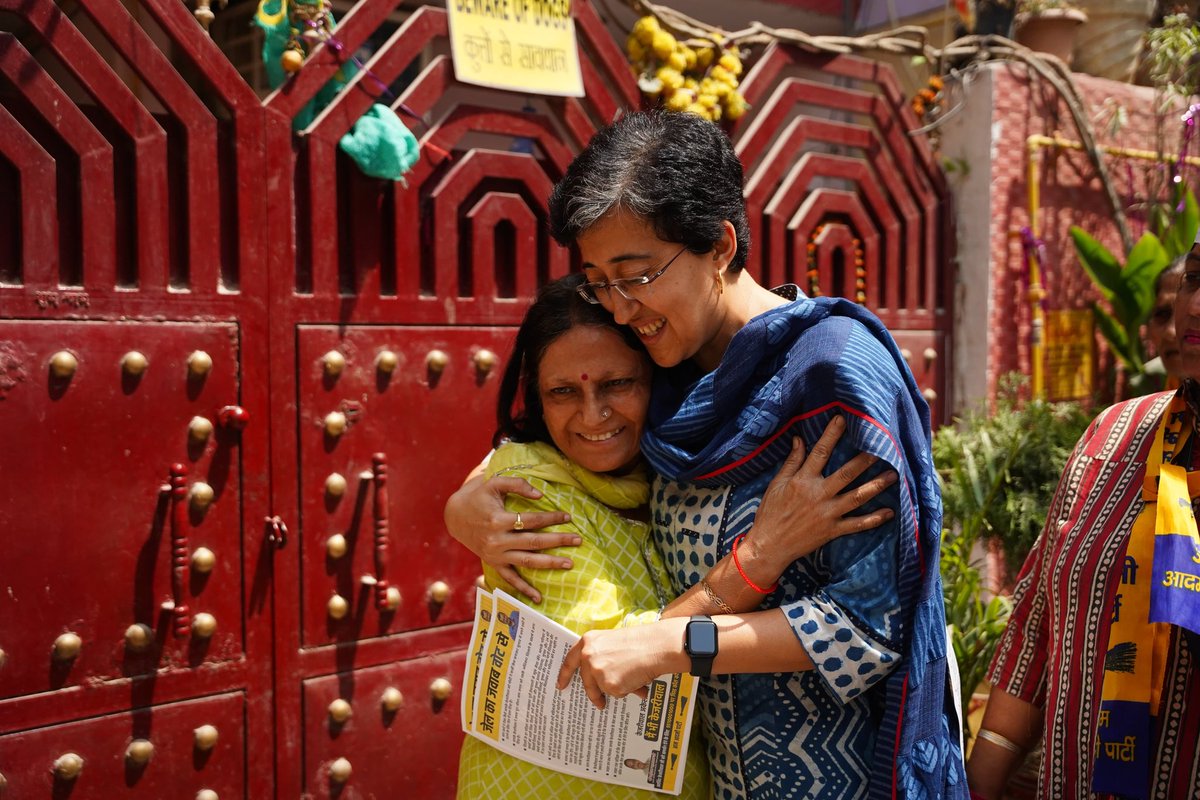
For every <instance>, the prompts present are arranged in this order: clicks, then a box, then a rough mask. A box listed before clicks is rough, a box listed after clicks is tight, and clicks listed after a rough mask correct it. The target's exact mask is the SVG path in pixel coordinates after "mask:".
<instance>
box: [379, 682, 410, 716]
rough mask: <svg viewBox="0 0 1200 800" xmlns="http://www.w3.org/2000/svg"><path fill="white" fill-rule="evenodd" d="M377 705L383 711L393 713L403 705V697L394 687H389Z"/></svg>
mask: <svg viewBox="0 0 1200 800" xmlns="http://www.w3.org/2000/svg"><path fill="white" fill-rule="evenodd" d="M379 704H380V705H382V706H383V710H384V711H387V712H389V713H391V712H394V711H396V710H398V709H399V708H400V706H401V705H403V704H404V695H403V694H402V693H401V691H400V690H399V689H397V688H396V687H395V686H389V687H388V688H386V689H384V690H383V694H382V695H380V697H379Z"/></svg>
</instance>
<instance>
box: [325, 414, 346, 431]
mask: <svg viewBox="0 0 1200 800" xmlns="http://www.w3.org/2000/svg"><path fill="white" fill-rule="evenodd" d="M345 432H346V415H345V414H343V413H342V412H341V411H330V412H329V413H328V414H326V415H325V433H326V434H328V435H329V436H335V437H336V436H341V435H342V434H343V433H345Z"/></svg>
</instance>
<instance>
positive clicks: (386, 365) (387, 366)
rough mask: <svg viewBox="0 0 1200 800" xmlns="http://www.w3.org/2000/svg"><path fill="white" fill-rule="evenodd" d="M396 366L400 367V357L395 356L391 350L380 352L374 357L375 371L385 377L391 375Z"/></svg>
mask: <svg viewBox="0 0 1200 800" xmlns="http://www.w3.org/2000/svg"><path fill="white" fill-rule="evenodd" d="M398 366H400V356H398V355H396V353H395V351H393V350H380V351H379V355H377V356H376V357H375V369H377V370H379V371H380V372H382V373H384V374H385V375H391V374H392V373H393V372H395V371H396V367H398Z"/></svg>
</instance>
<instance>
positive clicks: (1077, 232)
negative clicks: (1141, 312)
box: [1071, 225, 1121, 302]
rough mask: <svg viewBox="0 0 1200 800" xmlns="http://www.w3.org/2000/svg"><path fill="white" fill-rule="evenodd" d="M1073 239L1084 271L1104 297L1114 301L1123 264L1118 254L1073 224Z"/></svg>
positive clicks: (1119, 283)
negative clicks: (1119, 260)
mask: <svg viewBox="0 0 1200 800" xmlns="http://www.w3.org/2000/svg"><path fill="white" fill-rule="evenodd" d="M1071 239H1072V240H1073V241H1074V242H1075V255H1077V256H1078V257H1079V263H1080V265H1081V266H1082V267H1083V271H1084V272H1086V273H1087V274H1088V277H1089V278H1091V279H1092V283H1093V284H1095V285H1096V288H1097V289H1099V290H1100V294H1102V295H1103V296H1104V299H1105V300H1108V301H1109V302H1112V297H1113V292H1114V291H1115V290H1116V289H1117V287H1119V286H1120V285H1121V264H1120V263H1119V262H1118V261H1117V258H1116V256H1114V255H1113V254H1112V251H1111V250H1109V249H1108V248H1107V247H1105V246H1104V245H1102V244H1100V243H1099V242H1098V241H1096V240H1095V239H1093V238H1092V237H1091V236H1089V235H1088V233H1087V232H1086V231H1084V230H1083V228H1080V227H1079V226H1077V225H1072V226H1071Z"/></svg>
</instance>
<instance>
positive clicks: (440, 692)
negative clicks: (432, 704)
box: [429, 678, 454, 703]
mask: <svg viewBox="0 0 1200 800" xmlns="http://www.w3.org/2000/svg"><path fill="white" fill-rule="evenodd" d="M453 691H454V685H453V684H451V683H450V681H448V680H446V679H445V678H438V679H437V680H435V681H434V682H433V683H431V684H429V694H430V696H431V697H433V699H434V700H437V701H438V702H439V703H440V702H442V701H443V700H445V699H446V698H448V697H449V696H450V693H451V692H453Z"/></svg>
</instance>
